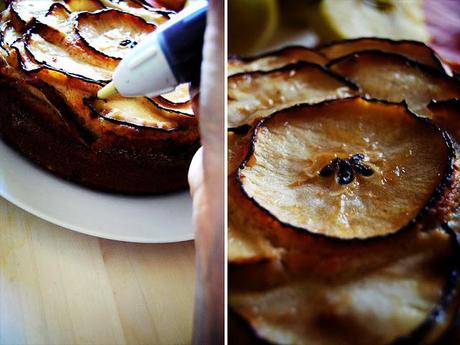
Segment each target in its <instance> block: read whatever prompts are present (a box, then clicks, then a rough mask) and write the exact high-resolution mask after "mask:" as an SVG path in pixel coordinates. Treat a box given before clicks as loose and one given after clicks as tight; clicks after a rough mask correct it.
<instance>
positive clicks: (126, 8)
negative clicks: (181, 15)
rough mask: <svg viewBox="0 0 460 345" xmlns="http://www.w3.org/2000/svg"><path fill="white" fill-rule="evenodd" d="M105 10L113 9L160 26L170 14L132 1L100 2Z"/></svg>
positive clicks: (108, 0) (102, 0)
mask: <svg viewBox="0 0 460 345" xmlns="http://www.w3.org/2000/svg"><path fill="white" fill-rule="evenodd" d="M100 1H101V3H102V4H103V5H104V6H106V7H107V8H113V9H116V10H120V11H123V12H126V13H130V14H133V15H135V16H138V17H140V18H143V19H144V20H145V21H147V22H148V23H153V24H155V25H160V24H162V23H164V22H165V21H167V20H168V19H169V16H170V15H171V14H172V13H171V12H168V11H163V10H157V9H153V8H151V7H146V6H143V5H141V4H140V3H137V2H135V1H132V0H100Z"/></svg>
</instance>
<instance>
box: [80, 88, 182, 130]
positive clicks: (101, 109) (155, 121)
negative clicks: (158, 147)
mask: <svg viewBox="0 0 460 345" xmlns="http://www.w3.org/2000/svg"><path fill="white" fill-rule="evenodd" d="M86 104H87V105H88V106H89V107H90V108H91V110H92V111H93V113H95V114H97V115H98V116H101V117H103V118H104V119H108V120H110V121H116V122H119V123H124V124H127V125H134V126H138V127H146V128H154V129H162V130H173V129H177V128H179V127H181V126H183V125H184V123H190V121H189V118H188V117H187V116H184V115H180V114H178V113H174V112H170V111H167V110H164V109H161V108H159V107H157V106H156V105H155V103H153V102H151V101H150V100H149V99H148V98H145V97H138V98H125V97H121V96H119V97H114V98H111V99H109V100H101V99H91V100H88V101H86Z"/></svg>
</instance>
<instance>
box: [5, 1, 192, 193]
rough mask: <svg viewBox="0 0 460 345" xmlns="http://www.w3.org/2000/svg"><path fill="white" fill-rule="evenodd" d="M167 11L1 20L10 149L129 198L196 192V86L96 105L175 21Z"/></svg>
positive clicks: (17, 4)
mask: <svg viewBox="0 0 460 345" xmlns="http://www.w3.org/2000/svg"><path fill="white" fill-rule="evenodd" d="M166 3H167V2H164V4H163V2H156V4H157V5H158V8H157V7H154V5H150V4H147V3H146V2H144V1H132V0H126V1H120V0H86V1H79V0H55V1H52V0H41V1H36V0H13V1H8V2H7V4H6V5H7V6H6V8H5V9H4V10H3V11H2V12H1V20H0V102H1V104H2V111H1V113H0V136H1V137H2V139H3V140H4V141H5V142H6V143H7V144H9V145H10V146H11V147H13V148H15V149H16V150H17V151H19V152H21V153H22V154H23V155H25V156H27V157H28V158H30V159H31V160H32V161H33V162H35V163H37V164H38V165H40V166H41V167H43V168H45V169H47V170H48V171H51V172H52V173H54V174H56V175H59V176H61V177H63V178H65V179H68V180H70V181H73V182H76V183H79V184H81V185H85V186H87V187H91V188H95V189H99V190H105V191H110V192H120V193H128V194H149V193H165V192H171V191H176V190H180V189H183V188H186V187H187V171H188V166H189V164H190V161H191V158H192V157H193V155H194V153H195V151H196V150H197V149H198V147H199V133H198V126H197V120H196V118H195V116H194V115H193V111H192V106H191V100H190V95H189V93H188V85H181V86H179V87H178V88H177V89H176V90H175V91H174V92H172V93H170V94H166V95H162V96H159V97H155V98H147V97H137V98H125V97H122V96H117V97H114V98H111V99H109V100H100V99H98V98H97V97H96V94H97V92H98V90H100V89H101V88H102V87H103V86H104V85H106V84H107V83H108V82H110V80H111V79H112V73H113V71H114V70H115V68H116V67H117V65H118V63H119V62H120V60H121V59H122V58H123V57H124V56H125V55H126V54H127V53H128V52H129V51H130V49H132V48H133V47H135V46H136V45H137V43H138V42H139V41H140V40H142V39H143V38H144V37H145V36H146V35H148V34H149V33H151V32H153V31H155V30H156V28H157V27H158V25H160V24H161V23H164V22H165V21H167V20H169V19H170V18H171V17H172V16H174V15H175V12H174V11H172V10H170V9H168V8H165V7H164V6H165V4H166ZM181 3H182V5H183V2H181ZM182 5H181V4H179V2H177V1H176V2H174V6H173V7H172V8H174V9H176V10H177V9H180V7H181V6H182ZM147 77H148V78H152V79H153V78H155V75H152V76H147Z"/></svg>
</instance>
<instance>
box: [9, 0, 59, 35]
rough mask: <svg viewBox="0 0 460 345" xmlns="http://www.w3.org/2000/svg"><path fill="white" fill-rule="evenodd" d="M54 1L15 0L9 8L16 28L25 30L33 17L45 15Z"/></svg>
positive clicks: (20, 30) (21, 30)
mask: <svg viewBox="0 0 460 345" xmlns="http://www.w3.org/2000/svg"><path fill="white" fill-rule="evenodd" d="M54 3H55V1H53V0H39V1H37V0H20V1H18V0H13V1H12V2H11V4H10V7H9V8H10V14H11V17H12V21H13V24H14V27H15V29H16V30H17V31H19V32H23V31H24V30H25V29H26V27H27V26H29V25H30V23H32V20H33V19H37V18H39V17H41V16H44V15H45V14H46V13H47V12H48V10H49V8H50V7H51V6H52V5H53V4H54Z"/></svg>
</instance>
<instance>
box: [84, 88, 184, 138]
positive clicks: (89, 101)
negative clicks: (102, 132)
mask: <svg viewBox="0 0 460 345" xmlns="http://www.w3.org/2000/svg"><path fill="white" fill-rule="evenodd" d="M144 98H145V99H146V100H147V101H148V102H150V103H152V104H153V105H154V106H155V107H156V106H157V104H156V103H154V102H152V100H151V99H149V98H148V97H144ZM96 99H97V98H96V97H86V98H83V103H84V104H85V105H86V106H87V107H88V108H89V110H90V111H91V114H92V115H93V116H95V117H100V118H102V119H104V120H105V121H108V122H111V123H114V124H116V125H119V126H120V125H121V126H126V127H129V128H133V129H136V130H149V131H155V132H167V133H171V132H176V131H181V130H183V129H184V127H182V126H181V125H180V124H179V125H178V126H177V127H174V128H159V127H152V126H146V125H145V126H144V125H141V124H136V123H131V122H127V121H123V120H117V119H113V118H110V117H107V116H105V115H103V114H101V113H100V112H99V111H98V110H97V109H96V108H95V107H94V105H93V102H92V101H94V100H96ZM162 110H164V111H169V112H173V113H178V112H174V111H171V110H169V109H162ZM178 114H180V115H182V116H185V115H184V114H183V113H178Z"/></svg>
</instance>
